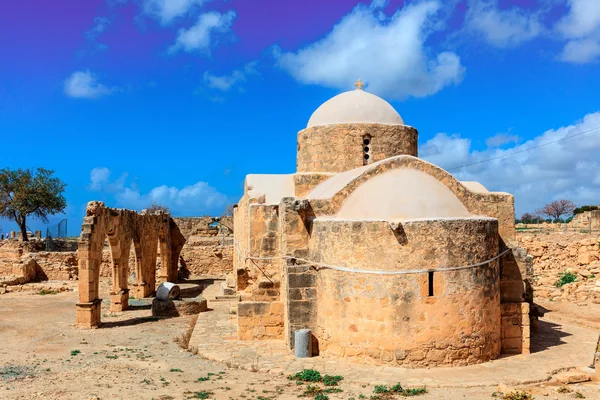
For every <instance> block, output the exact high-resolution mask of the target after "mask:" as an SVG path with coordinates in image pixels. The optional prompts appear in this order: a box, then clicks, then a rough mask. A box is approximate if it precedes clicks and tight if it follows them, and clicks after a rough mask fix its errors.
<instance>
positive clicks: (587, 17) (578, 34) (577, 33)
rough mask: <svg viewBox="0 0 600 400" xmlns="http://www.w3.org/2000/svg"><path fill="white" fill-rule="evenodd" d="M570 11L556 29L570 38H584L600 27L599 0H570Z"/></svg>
mask: <svg viewBox="0 0 600 400" xmlns="http://www.w3.org/2000/svg"><path fill="white" fill-rule="evenodd" d="M568 4H569V13H568V14H567V15H565V16H564V17H563V18H562V19H561V20H560V21H559V22H557V24H556V29H557V30H558V31H559V32H560V33H562V34H563V35H564V36H565V37H568V38H584V37H587V36H590V35H592V34H593V33H595V32H596V31H597V30H598V27H600V2H599V1H598V0H569V1H568Z"/></svg>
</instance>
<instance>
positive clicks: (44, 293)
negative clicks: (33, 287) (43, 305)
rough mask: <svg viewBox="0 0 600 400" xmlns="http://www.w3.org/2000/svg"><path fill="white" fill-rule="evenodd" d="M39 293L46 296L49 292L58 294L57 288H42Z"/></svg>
mask: <svg viewBox="0 0 600 400" xmlns="http://www.w3.org/2000/svg"><path fill="white" fill-rule="evenodd" d="M38 294H39V295H40V296H46V295H47V294H58V291H57V290H51V289H42V290H40V291H39V292H38Z"/></svg>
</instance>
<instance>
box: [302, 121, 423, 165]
mask: <svg viewBox="0 0 600 400" xmlns="http://www.w3.org/2000/svg"><path fill="white" fill-rule="evenodd" d="M367 136H368V138H369V142H368V144H365V143H364V139H365V137H367ZM417 139H418V132H417V130H416V129H415V128H413V127H410V126H406V125H381V124H339V125H327V126H315V127H311V128H307V129H304V130H302V131H300V132H298V155H297V157H298V158H297V170H298V172H344V171H348V170H351V169H353V168H358V167H362V166H363V165H366V164H371V163H373V162H377V161H381V160H383V159H386V158H389V157H393V156H397V155H400V154H409V155H412V156H415V157H416V156H417V152H418V146H417ZM366 149H368V151H365V150H366ZM366 154H368V159H365V155H366Z"/></svg>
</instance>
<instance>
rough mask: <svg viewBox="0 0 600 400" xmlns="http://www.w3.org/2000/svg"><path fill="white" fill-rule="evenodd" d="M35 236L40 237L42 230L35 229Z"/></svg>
mask: <svg viewBox="0 0 600 400" xmlns="http://www.w3.org/2000/svg"><path fill="white" fill-rule="evenodd" d="M35 237H36V238H38V239H41V238H42V231H35Z"/></svg>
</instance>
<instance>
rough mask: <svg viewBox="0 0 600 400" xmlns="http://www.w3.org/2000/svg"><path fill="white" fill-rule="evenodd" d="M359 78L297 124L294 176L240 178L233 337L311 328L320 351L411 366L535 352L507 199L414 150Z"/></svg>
mask: <svg viewBox="0 0 600 400" xmlns="http://www.w3.org/2000/svg"><path fill="white" fill-rule="evenodd" d="M355 86H356V87H357V89H356V90H352V91H349V92H345V93H342V94H340V95H337V96H335V97H333V98H332V99H330V100H328V101H326V102H325V103H324V104H322V105H321V106H320V107H319V108H318V109H317V110H316V111H315V112H314V113H313V115H312V116H311V117H310V119H309V121H308V125H307V127H306V129H303V130H301V131H300V132H299V133H298V148H297V172H296V173H294V174H289V175H248V176H247V177H246V180H245V185H244V195H243V197H242V198H241V199H240V201H239V203H238V204H237V205H236V207H235V208H234V224H235V229H234V231H235V234H234V235H235V247H236V249H235V250H236V251H235V254H234V271H233V275H234V280H235V290H236V292H237V293H238V294H239V295H240V297H241V302H240V303H239V304H238V309H237V318H238V339H240V340H285V341H286V342H287V343H288V345H289V347H290V349H291V348H292V347H293V345H294V343H293V342H294V340H293V337H294V332H295V331H296V330H298V329H310V330H311V332H312V335H313V352H314V354H315V355H316V354H319V355H322V356H333V357H343V358H349V359H353V360H355V361H358V362H364V363H377V364H382V363H387V364H391V365H406V366H433V365H468V364H474V363H480V362H484V361H487V360H491V359H494V358H496V357H498V356H499V355H500V354H501V353H513V354H515V353H527V352H529V338H530V322H529V321H530V320H529V309H530V308H529V305H530V303H529V302H530V301H531V291H530V289H529V288H530V286H529V285H528V281H527V273H528V270H527V269H528V268H527V262H526V259H527V257H526V254H524V253H523V252H522V251H520V250H519V249H512V250H511V248H512V247H514V243H513V241H514V239H515V222H514V221H515V220H514V199H513V196H512V195H510V194H508V193H497V192H489V191H488V190H487V189H486V188H485V187H484V186H483V185H481V184H480V183H477V182H461V181H458V180H457V179H456V178H454V177H453V176H452V175H450V174H449V173H448V172H446V171H445V170H443V169H442V168H440V167H437V166H435V165H433V164H431V163H429V162H427V161H424V160H421V159H419V158H418V132H417V130H416V129H415V128H413V127H411V126H409V125H407V124H406V123H405V122H404V120H403V119H402V117H401V116H400V115H399V114H398V112H397V111H396V110H395V109H394V108H393V107H392V106H391V105H390V104H389V103H388V102H386V101H385V100H383V99H381V98H379V97H377V96H375V95H373V94H371V93H368V92H367V91H365V90H363V85H362V83H361V82H360V81H359V82H357V84H356V85H355Z"/></svg>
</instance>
